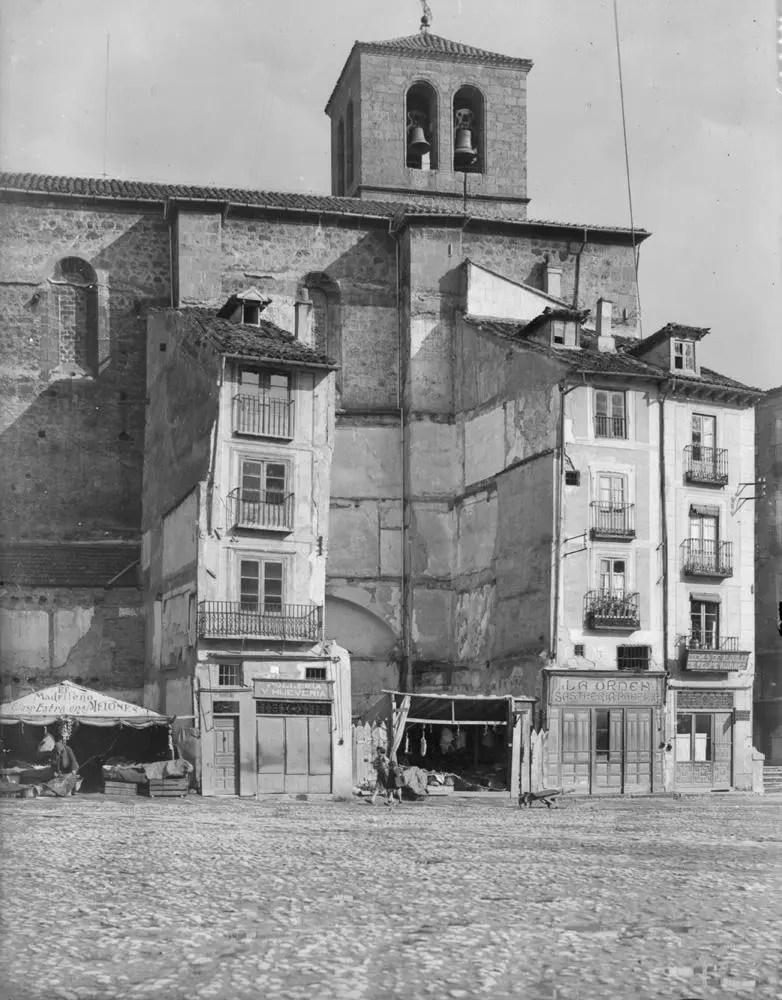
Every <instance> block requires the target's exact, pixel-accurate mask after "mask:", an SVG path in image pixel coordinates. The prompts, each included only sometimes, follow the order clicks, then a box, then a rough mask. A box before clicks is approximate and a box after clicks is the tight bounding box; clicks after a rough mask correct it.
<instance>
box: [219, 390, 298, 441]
mask: <svg viewBox="0 0 782 1000" xmlns="http://www.w3.org/2000/svg"><path fill="white" fill-rule="evenodd" d="M233 431H234V434H248V435H251V436H254V437H273V438H288V439H290V438H292V437H293V400H292V399H280V398H278V397H274V396H265V395H259V396H249V395H239V396H234V398H233Z"/></svg>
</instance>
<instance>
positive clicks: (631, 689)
mask: <svg viewBox="0 0 782 1000" xmlns="http://www.w3.org/2000/svg"><path fill="white" fill-rule="evenodd" d="M548 690H549V704H550V705H660V704H662V700H663V678H662V677H583V676H580V677H562V676H556V675H555V676H553V677H550V678H549V689H548Z"/></svg>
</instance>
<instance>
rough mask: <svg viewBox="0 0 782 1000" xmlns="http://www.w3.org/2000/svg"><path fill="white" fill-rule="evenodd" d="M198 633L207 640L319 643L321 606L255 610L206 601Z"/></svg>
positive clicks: (201, 608) (234, 603)
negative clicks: (266, 640) (248, 639)
mask: <svg viewBox="0 0 782 1000" xmlns="http://www.w3.org/2000/svg"><path fill="white" fill-rule="evenodd" d="M198 634H199V635H200V636H201V637H202V638H205V639H215V638H221V639H247V638H252V639H276V640H279V641H285V642H317V641H318V640H319V639H321V638H322V634H323V607H322V605H320V604H276V605H275V604H270V603H267V604H266V605H261V606H259V607H252V606H250V605H247V604H240V603H239V602H238V601H202V602H201V603H200V604H199V606H198Z"/></svg>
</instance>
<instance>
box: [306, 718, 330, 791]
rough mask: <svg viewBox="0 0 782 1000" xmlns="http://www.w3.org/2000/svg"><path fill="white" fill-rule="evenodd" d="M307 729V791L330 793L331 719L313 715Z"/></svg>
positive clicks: (308, 721) (308, 720)
mask: <svg viewBox="0 0 782 1000" xmlns="http://www.w3.org/2000/svg"><path fill="white" fill-rule="evenodd" d="M307 723H308V727H309V746H310V759H309V782H308V785H307V791H310V792H330V791H331V717H330V716H328V715H313V716H310V718H309V719H307Z"/></svg>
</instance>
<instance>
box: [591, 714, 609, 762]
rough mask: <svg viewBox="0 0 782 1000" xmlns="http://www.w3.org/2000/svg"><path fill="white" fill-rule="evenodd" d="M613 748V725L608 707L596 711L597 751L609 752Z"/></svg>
mask: <svg viewBox="0 0 782 1000" xmlns="http://www.w3.org/2000/svg"><path fill="white" fill-rule="evenodd" d="M610 749H611V725H610V717H609V713H608V709H604V708H598V709H597V710H596V711H595V752H596V753H606V754H607V753H608V752H609V751H610Z"/></svg>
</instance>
